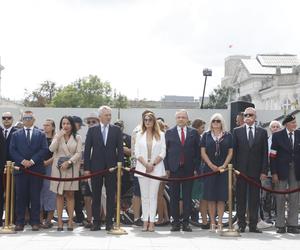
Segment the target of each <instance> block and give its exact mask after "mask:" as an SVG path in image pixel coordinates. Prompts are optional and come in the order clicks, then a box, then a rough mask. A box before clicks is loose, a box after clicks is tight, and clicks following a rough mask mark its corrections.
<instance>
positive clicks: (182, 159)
mask: <svg viewBox="0 0 300 250" xmlns="http://www.w3.org/2000/svg"><path fill="white" fill-rule="evenodd" d="M184 142H185V137H184V130H183V128H181V145H182V146H184ZM181 150H182V151H181V152H180V166H183V165H184V149H183V148H182V149H181Z"/></svg>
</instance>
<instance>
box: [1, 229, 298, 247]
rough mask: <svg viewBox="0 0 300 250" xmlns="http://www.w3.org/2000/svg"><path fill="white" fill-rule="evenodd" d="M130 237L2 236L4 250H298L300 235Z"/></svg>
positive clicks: (83, 233)
mask: <svg viewBox="0 0 300 250" xmlns="http://www.w3.org/2000/svg"><path fill="white" fill-rule="evenodd" d="M123 228H124V229H125V230H126V231H127V232H128V235H122V236H114V235H109V234H107V233H106V231H105V230H101V231H98V232H90V231H88V230H85V229H83V228H81V227H77V228H76V229H75V230H74V231H73V232H67V231H64V232H57V231H56V227H54V228H53V229H51V230H43V231H40V232H32V231H31V230H30V228H27V229H26V230H25V231H24V232H22V233H17V234H15V235H1V234H0V246H1V250H5V249H8V250H27V249H30V250H37V249H38V250H48V249H49V250H69V249H72V250H94V249H97V250H101V249H112V250H119V249H124V250H127V249H128V250H135V249H136V250H150V249H151V250H152V249H153V250H164V249H172V250H183V249H184V250H196V249H201V250H203V249H208V250H213V249H218V250H227V249H228V250H229V249H230V250H248V249H249V250H250V249H251V250H269V249H270V250H271V249H272V250H275V249H280V250H285V249H287V250H293V249H295V250H297V249H300V235H296V236H295V235H291V234H285V235H277V234H276V233H275V230H274V228H273V229H271V230H268V231H264V233H263V234H253V233H247V232H246V233H244V234H242V236H241V237H238V238H226V237H221V236H219V235H218V234H216V233H211V232H208V231H207V230H201V229H200V228H195V227H193V230H194V231H193V232H192V233H185V232H176V233H171V232H170V231H169V227H160V228H158V227H157V228H156V232H154V233H150V232H141V229H140V228H132V227H123Z"/></svg>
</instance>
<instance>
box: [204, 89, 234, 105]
mask: <svg viewBox="0 0 300 250" xmlns="http://www.w3.org/2000/svg"><path fill="white" fill-rule="evenodd" d="M233 93H234V88H232V87H221V86H218V87H217V88H215V89H214V90H213V92H212V93H211V94H210V95H209V101H208V104H207V105H206V107H205V108H211V109H226V108H227V103H228V102H229V101H230V98H231V96H232V94H233Z"/></svg>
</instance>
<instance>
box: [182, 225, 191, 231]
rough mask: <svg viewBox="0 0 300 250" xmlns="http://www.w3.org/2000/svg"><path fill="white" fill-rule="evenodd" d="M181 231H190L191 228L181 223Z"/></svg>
mask: <svg viewBox="0 0 300 250" xmlns="http://www.w3.org/2000/svg"><path fill="white" fill-rule="evenodd" d="M182 231H184V232H192V231H193V230H192V228H191V227H190V226H189V225H183V226H182Z"/></svg>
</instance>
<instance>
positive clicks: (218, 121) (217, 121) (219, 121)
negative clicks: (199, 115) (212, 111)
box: [211, 120, 221, 123]
mask: <svg viewBox="0 0 300 250" xmlns="http://www.w3.org/2000/svg"><path fill="white" fill-rule="evenodd" d="M211 122H212V123H214V122H216V123H221V120H212V121H211Z"/></svg>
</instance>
